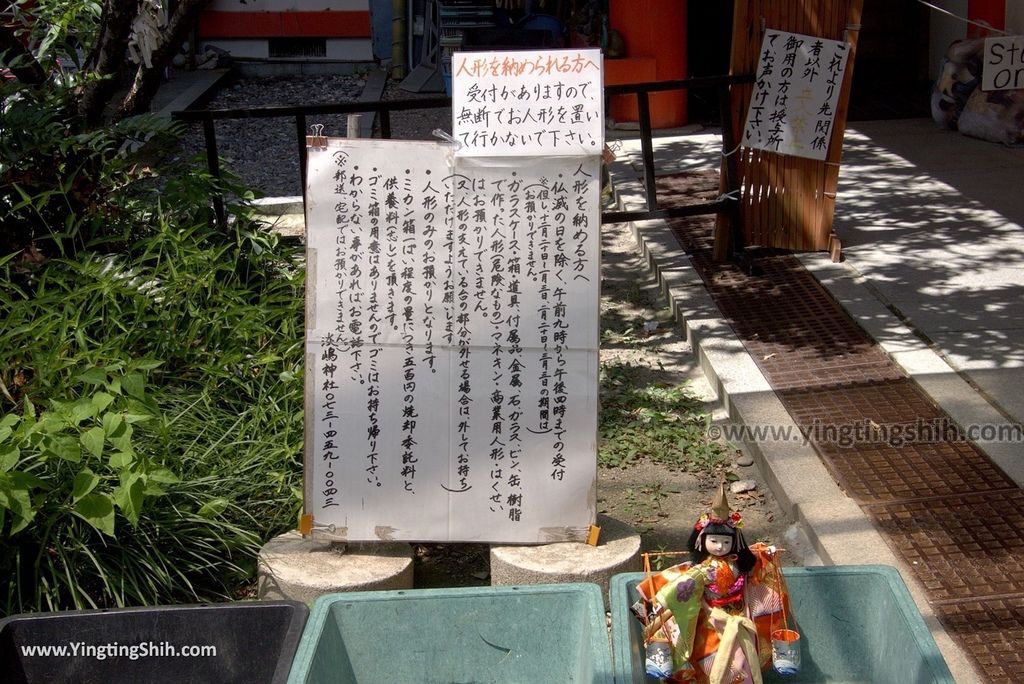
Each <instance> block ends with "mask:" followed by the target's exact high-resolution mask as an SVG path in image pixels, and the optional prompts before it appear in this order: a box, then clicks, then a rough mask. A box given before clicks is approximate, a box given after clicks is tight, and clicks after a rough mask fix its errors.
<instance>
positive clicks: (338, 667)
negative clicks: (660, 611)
mask: <svg viewBox="0 0 1024 684" xmlns="http://www.w3.org/2000/svg"><path fill="white" fill-rule="evenodd" d="M613 676H614V675H613V673H612V659H611V651H610V649H609V644H608V629H607V626H606V619H605V612H604V605H603V602H602V599H601V590H600V588H599V587H598V586H597V585H596V584H582V583H581V584H558V585H546V584H539V585H530V586H522V587H463V588H456V589H419V590H408V591H379V592H352V593H342V594H329V595H327V596H322V597H320V598H319V599H317V601H316V603H315V604H314V606H313V611H312V614H311V615H310V618H309V621H308V622H307V624H306V630H305V632H304V633H303V635H302V641H301V643H300V644H299V648H298V650H297V651H296V654H295V660H294V662H293V663H292V671H291V675H290V677H289V679H288V681H289V682H290V683H292V684H299V683H300V682H301V683H303V684H328V683H330V684H349V683H353V684H354V683H355V682H358V683H359V684H372V683H373V682H387V683H388V684H394V683H395V682H408V683H410V684H412V683H421V682H430V683H432V682H438V683H441V682H443V683H444V684H451V683H453V682H466V683H468V682H474V683H475V684H477V683H478V684H483V683H485V682H493V683H495V684H515V683H516V682H522V683H523V684H540V683H542V682H545V683H546V682H559V684H566V683H569V682H579V683H581V684H612V682H613V681H614V679H613Z"/></svg>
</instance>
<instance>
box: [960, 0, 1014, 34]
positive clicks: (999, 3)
mask: <svg viewBox="0 0 1024 684" xmlns="http://www.w3.org/2000/svg"><path fill="white" fill-rule="evenodd" d="M967 18H968V19H970V20H971V21H984V22H986V23H988V24H991V26H992V28H995V29H999V30H1000V31H1001V30H1003V29H1004V28H1006V0H967ZM989 33H990V32H989V31H986V30H985V29H983V28H981V27H980V26H975V25H974V24H968V25H967V37H968V38H982V37H985V36H987V35H989Z"/></svg>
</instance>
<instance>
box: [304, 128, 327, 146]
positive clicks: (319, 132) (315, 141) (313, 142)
mask: <svg viewBox="0 0 1024 684" xmlns="http://www.w3.org/2000/svg"><path fill="white" fill-rule="evenodd" d="M309 130H310V131H311V132H312V135H307V136H306V147H313V148H317V149H327V136H325V135H324V125H323V124H313V125H312V126H310V127H309Z"/></svg>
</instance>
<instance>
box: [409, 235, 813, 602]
mask: <svg viewBox="0 0 1024 684" xmlns="http://www.w3.org/2000/svg"><path fill="white" fill-rule="evenodd" d="M601 258H602V264H601V270H602V282H601V322H602V330H611V331H613V333H623V334H621V335H619V334H611V335H608V334H605V335H604V336H603V337H604V339H605V341H604V342H603V343H602V346H601V361H602V363H609V362H615V361H623V362H632V363H634V364H635V365H639V366H643V367H645V368H647V369H648V370H647V371H645V372H646V373H648V374H649V377H650V380H651V381H653V382H659V383H667V384H671V385H679V384H685V385H687V386H688V387H689V388H690V389H691V391H692V392H693V394H694V395H695V396H697V397H698V398H699V399H701V400H702V401H703V403H704V406H705V408H706V410H707V412H708V413H709V414H711V415H712V416H713V418H715V419H716V420H721V419H723V418H724V417H725V416H724V414H723V412H722V408H721V406H720V404H719V403H718V401H717V398H716V397H715V395H714V392H713V391H712V390H711V387H710V386H709V385H708V383H707V381H706V380H705V379H704V375H703V373H702V372H701V371H700V369H699V368H698V367H697V364H696V359H695V357H694V355H693V352H692V350H691V349H690V346H689V345H688V344H687V342H686V339H685V336H684V335H683V332H682V328H681V327H680V326H679V325H678V324H677V323H675V321H673V319H672V316H671V313H670V311H669V309H668V307H667V304H666V302H665V300H664V298H663V297H662V296H661V293H660V291H659V289H658V287H657V284H656V282H655V280H654V278H653V277H652V276H651V275H650V273H649V271H648V269H647V268H646V266H645V264H644V260H643V258H642V257H641V256H640V254H639V252H638V247H637V245H636V242H635V241H634V239H633V236H632V234H631V233H630V231H629V229H628V227H626V226H624V225H605V226H603V227H602V254H601ZM655 322H657V328H656V329H653V330H651V331H650V332H649V333H647V332H645V328H647V329H648V330H650V329H651V328H654V323H655ZM645 323H646V325H645ZM727 454H728V458H727V461H726V463H724V464H723V465H722V466H720V467H717V468H714V469H712V470H709V471H702V472H679V471H675V470H671V469H670V468H668V467H666V466H664V465H660V464H657V463H653V462H651V461H650V460H649V459H644V460H641V461H640V462H638V463H634V464H631V465H630V466H629V467H627V468H599V469H598V488H597V507H598V512H599V513H603V514H605V515H608V516H611V517H612V518H615V519H617V520H621V521H623V522H626V523H628V524H630V525H632V526H633V527H634V528H635V529H637V530H638V531H639V532H640V535H641V543H642V547H643V550H645V551H681V550H683V549H685V548H686V542H687V540H688V539H689V536H690V531H691V530H692V529H693V523H694V521H695V520H696V519H697V518H698V517H699V516H700V514H701V513H703V512H705V511H707V510H708V509H709V508H710V506H711V499H712V498H713V496H714V493H715V490H716V489H717V487H718V485H719V483H720V482H722V481H723V479H725V478H726V477H727V476H729V475H730V474H731V476H733V477H739V478H741V479H744V480H755V481H756V482H757V489H755V490H754V491H751V492H748V493H743V494H730V495H729V503H730V504H731V506H732V507H733V508H734V509H735V510H739V511H740V513H741V514H742V515H743V523H744V524H743V531H744V535H745V536H746V538H747V541H748V543H752V542H755V541H768V542H771V543H775V544H778V545H780V546H782V547H783V548H785V549H787V551H790V550H791V552H786V553H784V554H783V557H782V558H783V564H785V565H802V564H804V561H805V559H804V557H803V556H804V553H805V552H804V551H803V550H802V549H803V548H804V547H805V544H804V543H801V541H802V540H800V539H798V538H794V537H793V534H792V532H793V530H792V528H791V524H792V521H791V520H788V519H787V517H786V516H785V515H784V514H783V512H782V510H781V508H780V506H779V504H778V502H777V501H776V499H775V497H774V496H773V495H772V493H771V492H770V491H768V488H767V486H766V485H765V484H764V480H763V479H762V477H761V474H760V472H759V471H758V468H757V466H756V465H751V466H746V467H744V466H740V465H738V464H737V463H736V460H737V458H738V457H739V456H740V454H739V453H738V452H736V451H735V450H732V449H728V451H727ZM787 532H789V534H787ZM488 559H489V547H488V546H487V545H486V544H421V545H418V546H417V547H416V558H415V575H416V586H417V587H451V586H473V585H478V586H484V585H487V584H489V579H490V577H489V574H488ZM673 562H676V561H675V560H672V557H666V558H664V559H663V560H662V561H661V562H660V563H658V565H670V564H672V563H673ZM637 569H638V570H639V569H640V568H637Z"/></svg>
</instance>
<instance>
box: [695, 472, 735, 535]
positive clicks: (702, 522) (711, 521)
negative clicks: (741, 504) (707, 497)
mask: <svg viewBox="0 0 1024 684" xmlns="http://www.w3.org/2000/svg"><path fill="white" fill-rule="evenodd" d="M708 525H728V526H729V527H732V528H733V529H737V528H740V527H743V517H742V516H741V515H740V514H739V511H734V510H731V509H730V508H729V500H728V499H727V498H726V497H725V483H724V482H723V483H722V484H721V485H720V486H719V487H718V494H716V495H715V500H714V502H713V503H712V504H711V512H710V513H704V514H703V515H701V516H700V518H698V519H697V522H696V523H695V524H694V526H693V528H694V529H695V530H697V531H702V530H703V529H704V528H705V527H707V526H708Z"/></svg>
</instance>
